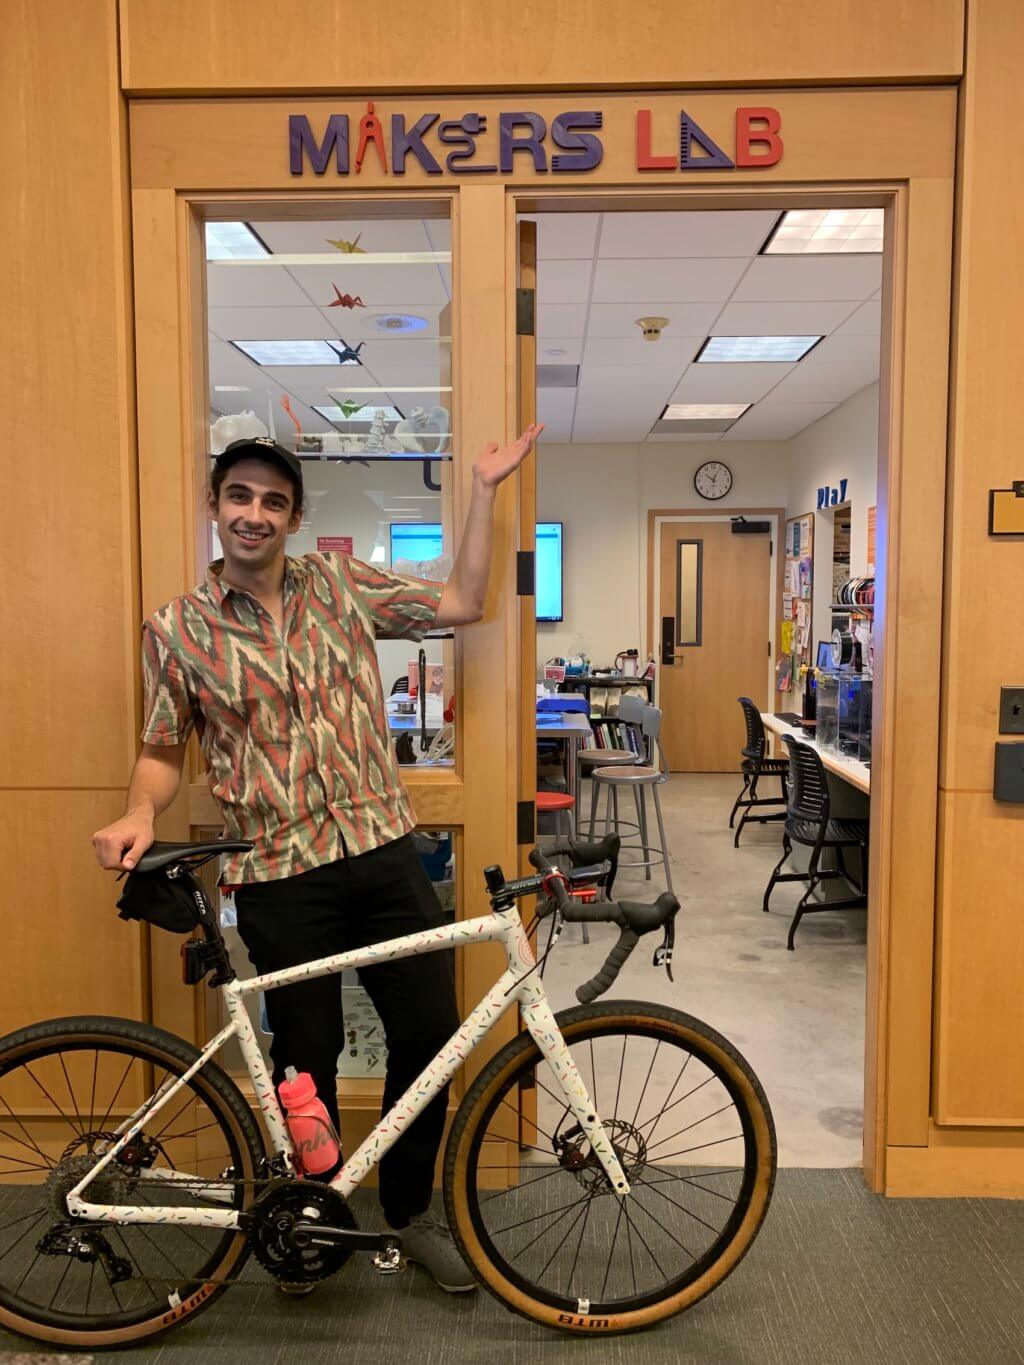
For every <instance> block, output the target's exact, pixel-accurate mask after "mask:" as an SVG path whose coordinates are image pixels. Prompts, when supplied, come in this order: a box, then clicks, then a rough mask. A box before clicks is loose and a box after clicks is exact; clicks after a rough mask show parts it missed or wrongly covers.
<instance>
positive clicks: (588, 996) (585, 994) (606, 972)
mask: <svg viewBox="0 0 1024 1365" xmlns="http://www.w3.org/2000/svg"><path fill="white" fill-rule="evenodd" d="M639 941H640V940H639V937H638V935H636V934H634V932H633V930H632V929H623V930H622V932H621V933H620V934H619V941H618V943H616V945H615V947H614V948H613V949H612V950H611V952H610V953H609V954H608V956H607V958H606V959H605V963H604V966H603V967H602V968H601V970H600V971H599V972H598V973H597V975H596V976H593V977H591V979H590V980H589V981H586V982H584V984H583V985H582V986H579V987H577V990H576V999H577V1000H578V1001H579V1002H580V1004H581V1005H589V1004H590V1002H591V1001H592V1000H596V999H597V997H598V996H599V995H603V994H604V992H605V991H606V990H608V988H609V987H610V986H611V985H613V983H614V981H615V978H616V977H617V976H618V974H619V971H620V969H621V968H622V967H623V965H624V964H625V963H626V962H627V961H628V959H629V955H630V953H631V952H632V951H633V949H634V948H635V947H636V945H637V944H638V943H639Z"/></svg>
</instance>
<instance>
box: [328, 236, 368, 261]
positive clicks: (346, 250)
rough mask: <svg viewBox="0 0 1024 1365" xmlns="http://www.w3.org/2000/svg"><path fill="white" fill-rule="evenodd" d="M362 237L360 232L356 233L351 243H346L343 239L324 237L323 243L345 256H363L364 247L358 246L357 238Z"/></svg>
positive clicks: (364, 253)
mask: <svg viewBox="0 0 1024 1365" xmlns="http://www.w3.org/2000/svg"><path fill="white" fill-rule="evenodd" d="M362 235H363V234H362V233H361V232H357V233H356V235H355V236H354V237H353V238H352V240H351V242H349V241H347V240H346V239H345V238H344V237H337V238H332V237H325V238H324V241H325V242H326V243H327V245H328V246H333V247H334V249H335V251H340V252H342V253H343V254H344V255H346V256H365V255H366V247H364V246H360V245H359V238H360V237H361V236H362Z"/></svg>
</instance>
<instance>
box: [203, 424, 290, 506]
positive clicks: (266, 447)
mask: <svg viewBox="0 0 1024 1365" xmlns="http://www.w3.org/2000/svg"><path fill="white" fill-rule="evenodd" d="M239 460H267V461H269V462H270V463H272V464H279V465H280V466H281V468H282V469H284V470H285V471H286V472H287V473H288V475H289V476H290V477H291V479H292V480H293V481H294V482H295V483H296V484H297V485H298V490H299V493H300V494H301V492H302V462H301V461H300V460H299V459H297V458H296V456H295V455H293V454H292V452H291V451H290V450H285V448H284V446H282V445H278V443H277V442H276V441H275V440H273V439H272V438H271V437H270V436H243V437H241V438H240V439H239V440H237V441H232V442H231V443H230V445H227V446H225V447H224V449H223V450H222V451H221V453H220V454H219V455H218V456H217V458H216V460H215V461H214V463H215V465H216V467H217V468H218V469H230V468H231V466H232V465H235V464H237V463H238V461H239Z"/></svg>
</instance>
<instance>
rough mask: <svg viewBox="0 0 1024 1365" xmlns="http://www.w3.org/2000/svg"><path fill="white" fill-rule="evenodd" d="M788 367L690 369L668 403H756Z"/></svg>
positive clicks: (719, 366)
mask: <svg viewBox="0 0 1024 1365" xmlns="http://www.w3.org/2000/svg"><path fill="white" fill-rule="evenodd" d="M792 368H793V367H792V365H779V364H775V363H773V362H763V363H760V364H750V365H700V364H696V365H691V366H690V368H689V369H688V370H687V371H686V373H685V374H684V375H683V377H682V380H681V381H680V383H679V384H678V386H677V387H676V388H675V389H674V390H673V392H672V396H671V398H670V400H669V401H670V402H672V403H756V402H757V401H758V399H759V398H763V397H764V396H765V394H766V393H768V392H769V391H770V390H771V389H773V388H774V387H775V385H776V384H777V383H778V382H779V380H780V379H783V378H785V376H786V375H787V374H788V373H789V372H790V370H791V369H792Z"/></svg>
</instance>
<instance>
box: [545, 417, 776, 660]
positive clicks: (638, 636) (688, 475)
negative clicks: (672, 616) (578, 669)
mask: <svg viewBox="0 0 1024 1365" xmlns="http://www.w3.org/2000/svg"><path fill="white" fill-rule="evenodd" d="M705 460H723V461H724V462H725V463H726V464H728V466H729V468H730V469H731V470H732V473H733V486H732V490H731V491H730V492H729V493H728V494H727V495H726V497H724V498H722V499H720V500H719V501H717V502H714V503H712V502H706V501H704V499H702V498H700V497H699V496H698V494H697V493H696V492H695V490H694V487H693V476H694V473H695V472H696V470H697V469H698V467H699V466H700V465H702V464H703V463H704V461H705ZM788 462H789V451H788V443H787V442H775V441H751V442H747V443H743V442H739V441H736V442H729V443H726V442H718V441H682V442H673V443H671V444H670V443H668V442H659V443H657V444H654V443H649V444H646V445H606V446H605V445H547V444H544V445H542V446H541V448H540V451H539V454H538V460H537V519H538V521H562V522H564V523H565V547H564V590H565V603H564V610H565V619H564V621H562V622H560V623H552V624H548V625H545V624H539V625H538V626H537V658H538V661H539V662H543V661H544V660H545V659H549V658H551V657H552V656H562V657H567V656H569V655H571V654H574V653H577V652H578V651H579V650H580V649H581V648H582V649H585V650H586V652H587V654H588V655H589V657H590V659H591V661H592V662H593V663H595V664H598V665H604V664H610V663H611V662H612V661H613V660H614V658H615V655H616V654H617V653H618V651H619V650H621V649H629V648H633V647H635V648H638V649H640V650H643V649H644V624H643V620H644V611H645V606H646V603H645V597H646V592H647V511H648V509H649V508H652V507H661V508H682V509H686V508H699V509H701V510H705V511H707V512H709V513H712V514H715V515H720V514H722V513H728V512H729V510H730V509H733V508H738V507H754V508H760V507H783V506H785V500H786V492H787V489H788V487H789V483H790V471H789V463H788Z"/></svg>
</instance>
